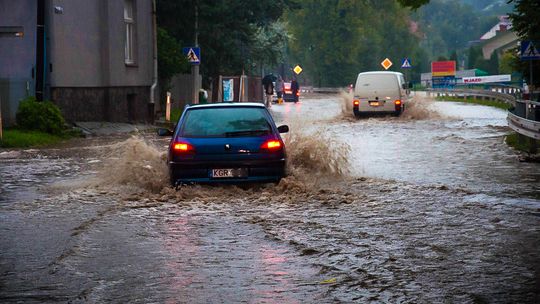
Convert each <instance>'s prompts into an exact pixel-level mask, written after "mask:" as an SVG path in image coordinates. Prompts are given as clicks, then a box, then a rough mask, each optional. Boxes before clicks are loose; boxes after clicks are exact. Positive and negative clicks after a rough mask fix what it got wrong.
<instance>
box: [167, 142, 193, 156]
mask: <svg viewBox="0 0 540 304" xmlns="http://www.w3.org/2000/svg"><path fill="white" fill-rule="evenodd" d="M172 149H173V151H174V152H176V153H178V154H190V153H194V152H195V148H194V147H193V146H192V145H190V144H188V143H186V142H181V141H177V142H175V143H174V144H173V146H172Z"/></svg>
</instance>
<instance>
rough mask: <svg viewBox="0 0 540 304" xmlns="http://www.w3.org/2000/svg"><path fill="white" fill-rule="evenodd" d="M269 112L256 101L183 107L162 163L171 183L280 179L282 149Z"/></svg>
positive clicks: (165, 132) (283, 128) (279, 130)
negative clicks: (165, 159)
mask: <svg viewBox="0 0 540 304" xmlns="http://www.w3.org/2000/svg"><path fill="white" fill-rule="evenodd" d="M288 131H289V127H288V126H287V125H282V126H280V127H276V125H275V122H274V120H273V118H272V115H271V114H270V112H269V111H268V110H267V109H266V107H265V106H264V105H263V104H261V103H246V102H242V103H214V104H204V105H192V106H187V107H186V108H185V110H184V112H183V113H182V115H181V117H180V119H179V120H178V123H177V124H176V127H175V129H174V131H169V130H166V129H159V130H158V133H159V135H162V136H163V135H171V134H172V139H171V141H170V144H169V152H168V157H167V163H168V167H169V175H170V181H171V184H172V185H174V186H177V185H180V184H190V183H244V182H275V183H277V182H279V181H280V180H281V178H283V177H284V176H285V163H286V153H285V146H284V143H283V140H282V138H281V136H280V133H286V132H288Z"/></svg>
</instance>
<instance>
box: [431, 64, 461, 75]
mask: <svg viewBox="0 0 540 304" xmlns="http://www.w3.org/2000/svg"><path fill="white" fill-rule="evenodd" d="M431 75H432V76H433V77H446V76H456V62H455V61H434V62H432V63H431Z"/></svg>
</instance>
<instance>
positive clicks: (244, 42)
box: [157, 0, 298, 82]
mask: <svg viewBox="0 0 540 304" xmlns="http://www.w3.org/2000/svg"><path fill="white" fill-rule="evenodd" d="M296 7H298V5H297V3H296V1H295V0H258V1H242V0H230V1H215V0H158V2H157V21H158V24H159V25H160V26H161V27H163V28H165V29H166V30H167V31H168V32H169V33H170V34H171V36H173V37H174V38H175V39H176V40H178V41H182V42H183V46H193V45H194V44H195V36H196V33H195V24H196V22H195V16H196V14H195V12H197V15H198V16H197V20H198V22H197V23H198V31H197V32H198V44H199V46H200V47H201V73H202V74H203V81H205V82H208V81H210V80H211V79H217V76H218V75H221V74H240V73H241V72H242V70H243V69H244V68H245V67H246V66H249V64H250V63H252V62H253V60H252V59H251V58H250V56H251V55H252V54H253V53H254V52H255V50H256V49H257V48H258V44H259V43H261V40H260V39H261V37H262V36H261V35H263V34H262V33H263V32H265V33H268V32H272V29H273V26H274V25H275V22H276V21H278V20H279V18H280V17H281V16H282V14H283V12H284V11H285V10H286V9H294V8H296ZM261 28H262V30H261ZM267 38H277V37H270V36H267ZM267 42H268V41H267ZM276 51H278V50H275V49H274V50H273V51H272V50H267V49H265V53H266V54H267V57H268V56H270V57H273V58H278V57H279V56H280V55H279V54H276V53H274V52H276ZM269 53H270V54H269Z"/></svg>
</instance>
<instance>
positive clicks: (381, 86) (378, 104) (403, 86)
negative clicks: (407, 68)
mask: <svg viewBox="0 0 540 304" xmlns="http://www.w3.org/2000/svg"><path fill="white" fill-rule="evenodd" d="M408 89H409V87H408V86H407V83H406V82H405V78H404V77H403V74H402V73H398V72H388V71H377V72H364V73H360V74H358V78H357V79H356V85H355V88H354V98H353V101H352V102H353V113H354V115H355V116H356V117H361V116H365V115H367V114H393V115H395V116H399V115H401V113H403V111H404V110H405V104H406V103H407V100H408V96H409V95H408Z"/></svg>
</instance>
